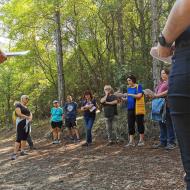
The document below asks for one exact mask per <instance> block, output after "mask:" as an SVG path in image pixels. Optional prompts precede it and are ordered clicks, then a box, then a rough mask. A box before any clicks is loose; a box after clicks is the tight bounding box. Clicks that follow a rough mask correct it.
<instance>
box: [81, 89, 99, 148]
mask: <svg viewBox="0 0 190 190" xmlns="http://www.w3.org/2000/svg"><path fill="white" fill-rule="evenodd" d="M81 111H83V112H84V121H85V128H86V142H85V143H84V144H83V145H82V146H89V145H91V144H92V127H93V124H94V120H95V117H96V100H95V99H94V98H93V96H92V93H91V92H90V91H86V92H85V93H84V97H83V101H82V107H81Z"/></svg>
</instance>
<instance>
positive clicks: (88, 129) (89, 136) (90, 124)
mask: <svg viewBox="0 0 190 190" xmlns="http://www.w3.org/2000/svg"><path fill="white" fill-rule="evenodd" d="M94 119H95V118H93V117H84V122H85V127H86V143H85V144H83V146H85V145H86V146H88V145H90V144H91V143H92V127H93V124H94Z"/></svg>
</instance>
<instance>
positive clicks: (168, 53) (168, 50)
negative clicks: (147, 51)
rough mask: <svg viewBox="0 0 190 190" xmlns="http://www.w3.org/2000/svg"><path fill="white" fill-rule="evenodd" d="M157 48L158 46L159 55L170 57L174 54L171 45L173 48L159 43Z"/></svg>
mask: <svg viewBox="0 0 190 190" xmlns="http://www.w3.org/2000/svg"><path fill="white" fill-rule="evenodd" d="M157 48H158V56H159V57H169V56H171V55H173V47H171V48H168V47H163V46H161V45H160V44H159V43H158V45H157Z"/></svg>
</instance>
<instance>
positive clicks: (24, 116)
mask: <svg viewBox="0 0 190 190" xmlns="http://www.w3.org/2000/svg"><path fill="white" fill-rule="evenodd" d="M15 112H16V114H17V116H18V117H20V118H23V119H30V117H31V116H26V115H24V114H22V113H21V110H20V108H16V109H15Z"/></svg>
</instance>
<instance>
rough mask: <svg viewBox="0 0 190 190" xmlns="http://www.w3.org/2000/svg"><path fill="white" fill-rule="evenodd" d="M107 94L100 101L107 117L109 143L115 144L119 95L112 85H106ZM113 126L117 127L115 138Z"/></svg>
mask: <svg viewBox="0 0 190 190" xmlns="http://www.w3.org/2000/svg"><path fill="white" fill-rule="evenodd" d="M104 92H105V95H104V96H103V97H102V98H101V100H100V102H101V103H102V104H103V109H104V116H105V119H106V130H107V134H108V141H109V142H108V145H112V144H113V140H117V139H118V137H117V132H116V126H113V125H114V124H115V122H116V121H117V118H116V115H117V97H116V96H115V95H114V94H113V89H112V87H111V86H110V85H106V86H104ZM113 127H114V128H115V130H114V131H115V132H116V134H115V139H114V135H113Z"/></svg>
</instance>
